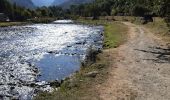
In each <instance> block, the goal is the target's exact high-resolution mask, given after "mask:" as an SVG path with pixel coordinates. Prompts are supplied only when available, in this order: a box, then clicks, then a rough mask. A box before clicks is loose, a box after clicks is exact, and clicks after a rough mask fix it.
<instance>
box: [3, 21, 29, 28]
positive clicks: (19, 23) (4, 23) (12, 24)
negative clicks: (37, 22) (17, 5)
mask: <svg viewBox="0 0 170 100" xmlns="http://www.w3.org/2000/svg"><path fill="white" fill-rule="evenodd" d="M25 24H27V22H0V27H7V26H17V25H25Z"/></svg>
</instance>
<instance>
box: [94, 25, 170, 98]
mask: <svg viewBox="0 0 170 100" xmlns="http://www.w3.org/2000/svg"><path fill="white" fill-rule="evenodd" d="M124 24H126V25H127V26H128V27H129V39H128V41H127V42H126V43H125V44H124V45H121V46H120V47H119V48H117V49H116V51H117V53H116V54H114V56H115V57H116V58H115V61H113V65H112V66H113V67H111V69H110V70H109V78H108V80H107V81H106V82H105V83H104V84H101V85H99V86H98V87H97V88H98V89H99V90H98V91H99V95H100V98H101V100H170V48H169V49H168V46H167V44H165V43H164V42H163V41H161V39H160V38H158V37H156V36H154V35H153V34H152V33H150V32H149V31H148V30H147V29H145V28H144V27H142V26H137V25H134V24H131V23H128V22H125V23H124ZM114 51H115V49H114ZM107 52H113V50H108V51H107Z"/></svg>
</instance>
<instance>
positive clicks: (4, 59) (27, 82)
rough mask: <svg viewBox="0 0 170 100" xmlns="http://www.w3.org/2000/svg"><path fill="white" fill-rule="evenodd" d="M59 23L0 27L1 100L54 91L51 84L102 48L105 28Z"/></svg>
mask: <svg viewBox="0 0 170 100" xmlns="http://www.w3.org/2000/svg"><path fill="white" fill-rule="evenodd" d="M58 22H59V23H57V21H56V22H55V23H52V24H34V25H26V26H13V27H3V28H0V47H1V48H0V100H1V99H2V100H8V99H9V100H10V99H20V100H30V99H32V97H33V95H34V94H35V93H37V92H38V91H52V90H53V88H51V87H50V86H51V85H52V83H50V82H55V80H62V79H64V78H65V77H68V76H69V75H71V74H72V73H74V72H75V71H77V70H79V68H80V65H81V62H83V61H84V60H85V59H86V56H87V54H88V52H89V51H90V50H91V49H93V50H101V49H102V43H103V35H102V32H103V27H102V26H87V25H78V24H72V23H70V24H66V22H67V21H64V23H63V21H58ZM55 83H57V82H55Z"/></svg>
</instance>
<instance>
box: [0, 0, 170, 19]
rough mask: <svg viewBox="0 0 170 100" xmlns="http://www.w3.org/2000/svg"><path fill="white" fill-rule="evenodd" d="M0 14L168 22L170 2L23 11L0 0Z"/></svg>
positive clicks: (110, 1)
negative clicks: (147, 17)
mask: <svg viewBox="0 0 170 100" xmlns="http://www.w3.org/2000/svg"><path fill="white" fill-rule="evenodd" d="M0 13H5V14H6V15H8V17H9V18H10V19H11V20H25V19H29V18H34V17H59V18H61V17H63V18H67V17H75V16H83V17H93V18H94V19H97V18H98V16H110V15H112V16H115V15H119V16H145V15H152V16H159V17H164V18H166V21H167V22H168V21H170V0H95V1H94V2H91V3H88V4H80V5H72V6H71V7H70V8H69V9H62V8H61V7H57V6H51V7H41V8H37V9H31V10H30V9H25V8H23V7H18V6H16V4H10V3H9V2H8V1H7V0H0Z"/></svg>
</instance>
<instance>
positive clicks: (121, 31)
mask: <svg viewBox="0 0 170 100" xmlns="http://www.w3.org/2000/svg"><path fill="white" fill-rule="evenodd" d="M79 22H80V23H83V24H96V25H104V27H105V31H104V36H105V42H104V47H105V50H104V51H103V52H102V53H100V54H98V55H97V56H96V57H95V61H94V62H88V64H87V65H86V66H82V67H81V70H80V71H79V72H77V73H75V74H74V75H73V76H72V77H71V78H67V79H66V80H65V81H64V82H63V83H62V84H61V87H60V88H57V90H56V91H54V92H52V93H47V92H45V93H44V92H43V93H40V94H39V95H38V96H37V97H35V100H47V99H48V100H56V99H60V100H81V99H86V100H95V99H98V96H97V94H96V92H95V89H94V88H93V86H95V85H96V84H102V83H104V82H105V80H106V78H107V74H108V73H107V70H108V68H109V67H110V62H113V60H112V59H113V58H112V57H111V56H110V54H109V53H110V52H107V49H108V48H113V47H117V46H119V45H120V44H121V43H122V42H123V41H122V40H125V38H126V33H127V27H126V26H125V25H123V24H122V23H120V22H113V21H111V22H108V21H102V20H95V21H92V20H79ZM113 53H114V52H113ZM54 88H55V87H54Z"/></svg>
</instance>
